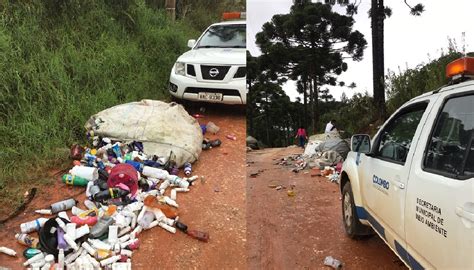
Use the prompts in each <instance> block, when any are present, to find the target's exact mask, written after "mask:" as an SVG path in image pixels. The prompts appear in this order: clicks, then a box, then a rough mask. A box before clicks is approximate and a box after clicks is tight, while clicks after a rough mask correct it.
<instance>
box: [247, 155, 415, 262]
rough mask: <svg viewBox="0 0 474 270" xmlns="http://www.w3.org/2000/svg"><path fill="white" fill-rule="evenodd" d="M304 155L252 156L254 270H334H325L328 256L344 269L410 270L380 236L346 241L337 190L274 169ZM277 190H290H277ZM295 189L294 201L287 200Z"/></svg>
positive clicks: (249, 232) (249, 228)
mask: <svg viewBox="0 0 474 270" xmlns="http://www.w3.org/2000/svg"><path fill="white" fill-rule="evenodd" d="M300 153H302V150H301V148H293V147H289V148H271V149H265V150H260V151H253V152H249V153H248V154H247V162H248V163H249V166H248V169H247V175H248V177H247V239H248V252H249V253H248V267H249V269H331V268H330V267H328V266H324V264H323V261H324V258H325V257H326V256H332V257H334V258H336V259H338V260H340V261H342V262H343V263H344V269H406V267H405V266H404V265H403V263H402V262H401V261H400V260H399V259H398V257H397V256H396V255H395V254H394V253H393V252H392V251H391V250H390V248H389V247H388V246H386V245H385V243H384V242H383V241H382V240H381V239H380V238H379V237H378V236H373V237H371V238H368V239H364V240H359V241H356V240H352V239H350V238H348V237H347V236H346V235H345V232H344V228H343V224H342V220H341V201H340V192H339V189H338V185H337V184H334V183H331V182H329V181H328V179H327V178H325V177H311V176H310V173H308V172H309V171H308V170H306V171H300V172H299V173H294V172H291V169H292V168H293V167H291V166H288V167H285V166H281V165H275V163H277V162H278V159H280V158H282V157H285V156H288V155H291V154H300ZM257 172H260V173H259V174H258V175H257V176H256V177H255V178H252V177H250V174H252V173H257ZM278 185H282V186H285V187H286V188H287V189H281V190H276V189H275V186H278ZM290 185H295V188H294V191H295V192H296V195H295V196H294V197H289V196H288V194H287V191H288V188H289V187H290ZM269 186H270V187H269Z"/></svg>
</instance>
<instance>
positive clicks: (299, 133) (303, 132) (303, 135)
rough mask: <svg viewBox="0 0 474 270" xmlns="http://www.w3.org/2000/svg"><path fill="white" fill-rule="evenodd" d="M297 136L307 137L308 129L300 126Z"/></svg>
mask: <svg viewBox="0 0 474 270" xmlns="http://www.w3.org/2000/svg"><path fill="white" fill-rule="evenodd" d="M296 136H302V137H306V129H304V128H299V129H298V132H297V133H296Z"/></svg>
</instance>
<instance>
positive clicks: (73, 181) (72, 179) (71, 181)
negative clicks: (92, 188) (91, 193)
mask: <svg viewBox="0 0 474 270" xmlns="http://www.w3.org/2000/svg"><path fill="white" fill-rule="evenodd" d="M62 179H63V183H65V184H66V185H70V186H79V187H85V186H87V183H88V182H89V180H87V179H85V178H82V177H79V176H74V175H72V174H65V175H63V177H62Z"/></svg>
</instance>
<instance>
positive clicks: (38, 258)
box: [23, 252, 44, 266]
mask: <svg viewBox="0 0 474 270" xmlns="http://www.w3.org/2000/svg"><path fill="white" fill-rule="evenodd" d="M41 260H44V254H43V253H42V252H41V253H38V254H37V255H35V256H33V257H31V258H30V259H28V260H27V261H26V262H24V263H23V266H28V265H30V264H32V263H34V262H39V261H41Z"/></svg>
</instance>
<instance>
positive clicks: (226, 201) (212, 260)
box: [0, 105, 247, 269]
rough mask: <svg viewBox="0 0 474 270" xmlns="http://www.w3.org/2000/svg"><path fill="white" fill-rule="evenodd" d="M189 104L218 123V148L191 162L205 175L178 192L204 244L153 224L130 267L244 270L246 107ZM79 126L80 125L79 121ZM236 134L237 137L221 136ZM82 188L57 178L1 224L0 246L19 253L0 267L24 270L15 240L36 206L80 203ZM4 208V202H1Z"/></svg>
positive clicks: (184, 216)
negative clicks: (203, 236) (205, 237)
mask: <svg viewBox="0 0 474 270" xmlns="http://www.w3.org/2000/svg"><path fill="white" fill-rule="evenodd" d="M200 107H201V106H193V107H190V108H188V111H189V112H190V113H191V114H194V113H201V114H203V115H205V118H201V119H199V121H200V123H203V124H205V123H207V122H208V121H213V122H214V123H215V124H217V125H218V126H220V128H221V130H220V132H219V133H218V135H209V136H208V135H206V137H209V138H210V139H214V138H220V139H221V140H222V146H221V147H218V148H213V149H210V150H208V151H203V153H202V154H201V156H200V158H199V160H198V162H196V163H195V164H193V171H194V174H195V175H203V176H205V179H206V180H205V182H201V181H198V182H197V184H196V185H195V186H193V187H191V191H190V192H189V193H186V194H184V193H179V194H178V199H177V202H178V203H179V206H180V208H179V216H180V220H181V221H182V222H184V223H185V224H187V225H188V227H189V228H190V229H197V230H202V231H206V232H208V233H209V234H210V240H209V242H208V243H204V242H199V241H197V240H195V239H192V238H190V237H188V236H187V235H185V234H183V233H181V232H180V231H178V232H177V233H176V234H171V233H168V232H166V231H165V230H163V229H161V228H159V227H156V228H153V229H151V230H147V231H144V232H143V233H142V234H141V235H140V237H139V239H140V249H139V250H138V251H136V252H134V254H133V259H132V263H133V265H132V267H133V268H134V269H245V268H246V261H245V259H244V258H245V256H246V249H245V246H246V241H247V240H246V222H245V218H246V210H245V206H246V204H245V198H246V197H245V196H246V195H245V183H246V182H245V170H246V167H245V159H246V156H245V132H246V130H245V110H244V109H243V108H238V107H229V106H210V105H204V107H205V108H206V110H205V111H204V112H200V111H199V108H200ZM78 124H80V125H82V123H78ZM231 133H232V134H235V135H236V137H237V140H236V141H232V140H229V139H227V138H225V135H227V134H231ZM83 191H84V189H83V188H77V187H74V188H71V187H66V186H65V185H64V184H62V183H60V181H59V178H52V179H51V180H50V182H49V183H48V185H43V186H39V191H38V194H37V196H36V197H35V198H34V199H33V201H32V202H31V203H30V204H29V205H28V206H27V207H26V209H25V211H24V212H23V213H22V214H20V215H19V216H17V217H15V218H14V219H12V220H10V221H8V222H7V223H6V224H4V225H3V226H1V227H0V246H7V247H10V248H13V249H14V250H16V251H17V253H18V256H17V258H12V257H8V256H7V255H4V254H0V268H1V267H8V268H12V269H23V267H22V266H21V263H22V262H23V261H24V258H23V256H22V252H23V250H24V247H23V246H21V245H20V244H18V243H16V242H15V240H14V235H15V232H18V231H19V230H20V229H19V228H20V227H19V225H20V223H22V222H25V221H29V220H33V219H35V218H38V217H40V215H37V214H35V213H34V210H35V209H40V208H45V207H47V206H48V205H50V204H51V203H53V202H56V201H59V200H62V199H65V198H69V197H71V196H72V197H74V198H76V199H77V200H79V201H80V202H81V203H80V205H79V206H80V207H81V208H85V207H84V206H83V205H82V202H83V201H84V199H85V195H84V192H83ZM2 207H8V206H2Z"/></svg>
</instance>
